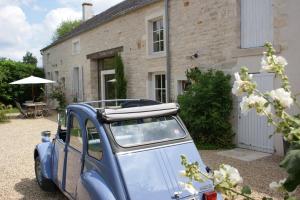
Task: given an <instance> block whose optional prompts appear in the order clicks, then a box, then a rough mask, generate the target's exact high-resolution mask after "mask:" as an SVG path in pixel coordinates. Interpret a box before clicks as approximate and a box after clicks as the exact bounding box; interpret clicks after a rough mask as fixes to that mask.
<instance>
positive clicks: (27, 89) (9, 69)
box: [0, 59, 44, 105]
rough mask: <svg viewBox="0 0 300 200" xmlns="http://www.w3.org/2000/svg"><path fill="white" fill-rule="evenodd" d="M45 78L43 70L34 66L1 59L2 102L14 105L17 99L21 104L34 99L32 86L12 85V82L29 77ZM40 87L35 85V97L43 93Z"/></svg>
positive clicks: (0, 84) (0, 93) (0, 90)
mask: <svg viewBox="0 0 300 200" xmlns="http://www.w3.org/2000/svg"><path fill="white" fill-rule="evenodd" d="M31 75H33V76H38V77H44V72H43V69H41V68H38V67H35V66H34V65H30V64H24V63H22V62H16V61H12V60H7V59H0V102H2V103H4V104H6V105H7V104H13V100H14V99H16V100H17V101H19V102H21V103H22V102H24V101H26V100H31V99H32V86H31V85H10V84H9V83H10V82H13V81H16V80H19V79H22V78H25V77H28V76H31ZM40 87H41V86H40V85H34V94H35V97H38V96H39V95H40V93H41V90H40Z"/></svg>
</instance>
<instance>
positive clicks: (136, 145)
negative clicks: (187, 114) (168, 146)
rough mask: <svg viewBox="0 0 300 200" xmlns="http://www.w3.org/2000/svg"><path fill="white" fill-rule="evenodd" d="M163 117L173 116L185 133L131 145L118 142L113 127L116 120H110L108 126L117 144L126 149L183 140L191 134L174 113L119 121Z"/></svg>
mask: <svg viewBox="0 0 300 200" xmlns="http://www.w3.org/2000/svg"><path fill="white" fill-rule="evenodd" d="M161 117H171V118H173V119H174V120H175V121H176V122H177V125H178V127H180V129H181V130H182V132H183V133H184V135H183V136H182V137H176V138H172V139H170V138H166V139H162V140H153V141H149V142H142V143H137V144H135V143H134V144H130V145H122V144H120V143H119V142H118V140H117V138H116V136H115V134H114V132H113V129H112V123H116V122H110V123H108V127H109V131H110V133H111V136H112V139H113V140H114V142H115V143H116V144H117V146H119V147H121V148H124V149H130V148H139V147H142V146H145V145H155V144H159V143H166V142H167V143H169V142H174V141H178V140H182V139H186V138H187V137H188V136H189V133H188V131H187V130H186V128H185V126H183V125H182V122H181V121H180V120H179V119H178V118H177V116H174V115H166V116H152V117H145V118H136V119H128V120H122V121H118V122H124V121H130V120H139V119H147V118H157V119H159V118H161Z"/></svg>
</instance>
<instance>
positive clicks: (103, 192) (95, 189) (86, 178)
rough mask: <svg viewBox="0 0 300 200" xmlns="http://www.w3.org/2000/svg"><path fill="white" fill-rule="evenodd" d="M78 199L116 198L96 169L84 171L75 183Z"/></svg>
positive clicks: (104, 199) (101, 199)
mask: <svg viewBox="0 0 300 200" xmlns="http://www.w3.org/2000/svg"><path fill="white" fill-rule="evenodd" d="M76 199H78V200H83V199H84V200H86V199H91V200H96V199H97V200H116V198H115V197H114V195H113V193H112V192H111V190H110V189H109V188H108V187H107V185H106V184H105V182H104V180H103V179H102V178H101V177H100V176H99V174H98V173H97V172H96V171H88V172H84V173H83V174H82V175H81V177H80V180H79V182H78V184H77V195H76Z"/></svg>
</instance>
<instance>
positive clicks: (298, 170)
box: [280, 145, 300, 192]
mask: <svg viewBox="0 0 300 200" xmlns="http://www.w3.org/2000/svg"><path fill="white" fill-rule="evenodd" d="M298 147H299V146H297V145H295V146H292V148H291V149H290V150H289V152H288V153H287V155H286V156H285V158H284V159H283V161H282V162H281V163H280V167H282V168H284V169H285V170H286V172H287V173H288V177H287V179H286V181H285V182H284V184H283V186H284V188H285V189H286V190H287V191H288V192H292V191H294V190H295V189H296V188H297V186H298V185H299V184H300V167H299V164H300V149H299V148H298ZM293 148H294V149H293Z"/></svg>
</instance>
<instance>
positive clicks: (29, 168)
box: [0, 116, 285, 199]
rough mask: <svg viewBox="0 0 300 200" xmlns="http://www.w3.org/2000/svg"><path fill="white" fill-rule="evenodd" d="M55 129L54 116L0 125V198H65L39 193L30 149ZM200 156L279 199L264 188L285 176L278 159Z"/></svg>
mask: <svg viewBox="0 0 300 200" xmlns="http://www.w3.org/2000/svg"><path fill="white" fill-rule="evenodd" d="M56 126H57V123H56V120H55V116H52V119H43V118H41V119H26V120H23V119H12V120H11V122H10V123H5V124H0V133H1V134H0V151H1V154H0V161H1V162H0V172H1V173H0V199H65V198H64V197H63V195H62V194H61V193H60V192H57V193H55V194H52V193H46V192H43V191H42V190H41V189H40V188H39V187H38V185H37V183H36V180H35V175H34V162H33V149H34V147H35V145H36V144H37V143H39V142H40V139H41V136H40V133H41V131H43V130H50V131H51V132H52V134H54V133H55V132H56ZM200 154H201V156H202V158H203V160H204V162H205V163H206V164H207V165H209V166H211V167H212V168H217V166H218V165H219V164H221V163H227V164H230V165H232V166H234V167H236V168H238V169H239V171H240V173H241V175H242V176H243V178H244V182H245V183H246V184H248V185H250V186H251V187H252V188H253V190H254V191H255V196H262V195H263V193H266V194H269V195H272V196H274V197H277V198H278V199H281V198H280V196H279V195H278V194H276V193H272V192H271V191H270V190H269V188H268V185H269V183H270V182H272V181H275V180H280V179H282V178H284V176H285V174H284V172H283V171H282V170H281V169H280V168H279V167H278V163H279V162H280V159H281V158H280V157H277V156H270V157H266V158H263V159H259V160H256V161H251V162H245V161H240V160H236V159H233V158H228V157H224V156H220V155H218V154H217V151H200Z"/></svg>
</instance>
